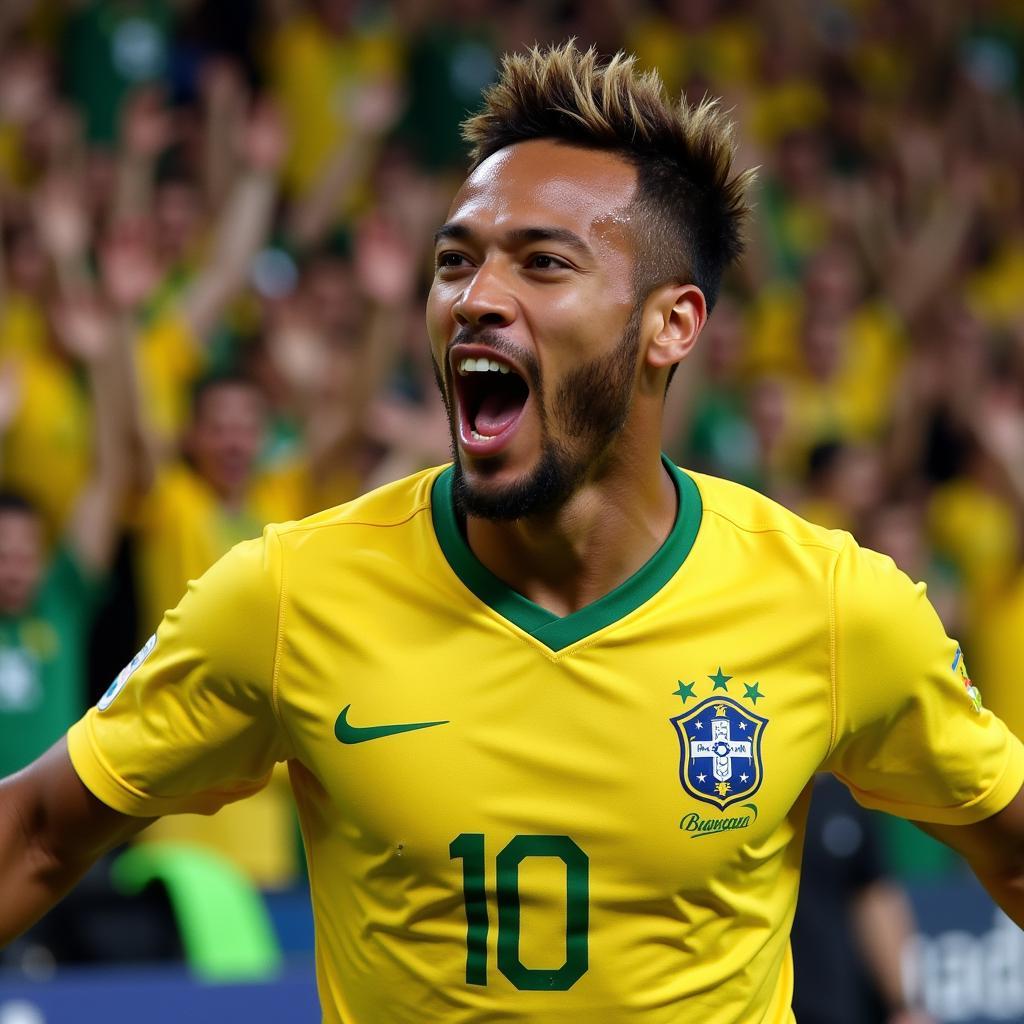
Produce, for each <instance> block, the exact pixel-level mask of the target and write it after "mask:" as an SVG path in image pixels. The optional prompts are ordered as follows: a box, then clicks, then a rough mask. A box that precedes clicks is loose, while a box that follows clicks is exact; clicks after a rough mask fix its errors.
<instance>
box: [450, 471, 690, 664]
mask: <svg viewBox="0 0 1024 1024" xmlns="http://www.w3.org/2000/svg"><path fill="white" fill-rule="evenodd" d="M662 462H663V464H664V465H665V468H666V469H667V470H668V473H669V476H670V477H671V478H672V482H673V484H675V488H676V495H677V497H678V499H679V505H678V512H677V514H676V521H675V525H674V526H673V527H672V531H671V532H670V533H669V535H668V537H666V538H665V542H664V543H663V544H662V545H661V547H660V548H658V550H657V551H656V552H655V553H654V554H653V555H652V556H651V557H650V559H648V561H647V562H646V563H645V564H644V565H642V566H641V567H640V568H639V569H638V570H637V571H636V572H635V573H634V574H633V575H632V576H630V577H629V579H628V580H626V581H625V582H624V583H621V584H620V585H619V586H617V587H616V588H615V589H614V590H613V591H611V592H610V593H608V594H605V596H604V597H602V598H600V599H598V600H597V601H594V602H593V604H589V605H587V606H586V607H585V608H581V609H580V610H579V611H577V612H573V613H572V614H571V615H566V616H565V617H560V616H558V615H555V614H554V613H553V612H549V611H548V610H547V609H546V608H541V607H540V605H537V604H534V603H533V601H530V600H529V599H528V598H525V597H523V595H522V594H519V593H517V592H516V591H515V590H513V589H512V588H511V587H509V586H508V585H507V584H506V583H503V582H502V581H501V580H500V579H499V578H498V577H497V576H495V575H494V573H492V572H491V571H490V569H488V568H487V567H486V566H485V565H484V564H483V563H482V562H480V560H479V559H478V558H477V557H476V555H474V554H473V552H472V551H471V550H470V547H469V544H468V543H467V542H466V539H465V537H463V535H462V530H461V529H460V526H459V522H458V517H457V516H456V513H455V504H454V501H453V500H452V478H453V476H454V472H453V470H452V467H450V466H449V467H448V468H447V469H446V470H445V471H444V472H443V473H441V474H440V475H439V476H438V477H437V479H436V480H435V481H434V486H433V491H432V494H431V516H432V518H433V523H434V533H435V534H436V535H437V541H438V544H439V545H440V547H441V551H442V552H443V553H444V557H445V559H446V560H447V562H448V564H449V565H450V566H451V568H452V570H453V571H454V573H455V574H456V576H458V577H459V579H460V580H461V581H462V582H463V584H465V586H466V588H467V589H468V590H469V591H471V592H472V593H473V594H474V595H476V597H478V598H479V599H480V600H481V601H483V603H484V604H486V605H487V606H488V607H489V608H491V609H492V610H493V611H495V612H497V613H498V614H499V615H500V616H501V617H502V618H504V619H507V620H508V621H509V622H511V623H513V624H514V625H516V626H518V627H519V628H520V629H522V630H523V631H524V632H526V633H529V634H530V636H532V637H534V638H535V639H536V640H539V641H540V642H541V643H542V644H544V646H545V647H548V648H549V649H550V650H552V651H561V650H563V649H564V648H566V647H569V646H570V645H572V644H574V643H577V642H578V641H580V640H583V639H584V638H586V637H588V636H590V635H592V634H593V633H596V632H598V631H599V630H601V629H604V628H605V627H606V626H610V625H611V624H612V623H613V622H618V621H619V619H622V618H625V616H627V615H629V614H630V613H631V612H633V611H635V610H636V609H637V608H639V607H640V606H641V605H642V604H644V603H646V602H647V601H649V600H650V599H651V598H652V597H654V595H655V594H657V593H658V591H659V590H661V588H662V587H664V586H665V584H666V583H668V581H669V580H670V579H671V578H672V577H673V576H674V575H675V574H676V572H677V571H678V570H679V568H680V566H681V565H682V564H683V562H684V561H686V556H687V555H688V554H689V553H690V549H691V548H692V547H693V544H694V541H695V540H696V539H697V532H698V530H699V529H700V522H701V516H702V514H703V505H702V502H701V498H700V491H699V490H698V489H697V485H696V484H695V483H694V482H693V480H692V479H691V478H690V477H689V476H688V475H687V474H686V473H684V472H683V471H682V470H681V469H679V468H678V467H677V466H675V465H674V464H673V463H672V462H671V461H670V460H669V459H668V458H666V457H665V456H664V455H663V456H662Z"/></svg>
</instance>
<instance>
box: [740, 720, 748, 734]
mask: <svg viewBox="0 0 1024 1024" xmlns="http://www.w3.org/2000/svg"><path fill="white" fill-rule="evenodd" d="M740 729H741V730H742V731H743V732H746V731H747V723H746V722H740Z"/></svg>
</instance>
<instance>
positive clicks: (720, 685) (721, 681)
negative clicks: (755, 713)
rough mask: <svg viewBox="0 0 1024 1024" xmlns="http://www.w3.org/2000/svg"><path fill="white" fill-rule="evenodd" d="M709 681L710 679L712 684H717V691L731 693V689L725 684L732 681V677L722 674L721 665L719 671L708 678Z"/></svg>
mask: <svg viewBox="0 0 1024 1024" xmlns="http://www.w3.org/2000/svg"><path fill="white" fill-rule="evenodd" d="M708 679H710V680H711V682H713V683H714V684H715V687H714V688H715V690H725V692H726V693H728V692H729V687H728V686H726V685H725V684H726V683H727V682H728V681H729V680H730V679H732V676H727V675H724V674H723V673H722V666H721V665H719V666H718V671H717V672H716V673H715V674H714V675H713V676H708Z"/></svg>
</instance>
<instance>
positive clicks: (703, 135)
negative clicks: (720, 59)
mask: <svg viewBox="0 0 1024 1024" xmlns="http://www.w3.org/2000/svg"><path fill="white" fill-rule="evenodd" d="M732 132H733V126H732V124H731V123H730V122H729V120H728V119H727V118H726V116H725V115H724V114H723V113H722V111H721V110H720V109H719V105H718V101H717V100H712V99H707V98H705V99H704V100H702V101H701V102H700V103H699V104H697V105H696V106H692V105H691V104H689V103H688V102H687V101H686V99H685V97H680V99H679V101H678V103H676V102H673V101H672V100H671V99H669V97H668V96H667V94H666V92H665V87H664V85H663V84H662V82H661V79H660V78H659V77H658V75H657V73H656V72H653V71H649V72H641V71H639V70H638V69H637V67H636V58H635V57H631V56H627V55H626V54H624V53H621V52H620V53H617V54H616V55H615V56H614V57H613V58H612V59H611V60H610V61H608V62H607V63H604V64H602V63H600V62H599V61H598V57H597V52H596V50H594V49H593V47H592V48H591V49H589V50H587V51H586V52H584V51H582V50H580V49H579V48H578V47H577V46H576V43H575V41H574V40H570V41H569V42H567V43H565V44H564V45H562V46H552V47H549V48H548V49H545V50H541V49H540V48H539V47H534V48H533V49H532V50H530V51H528V52H526V53H517V54H508V55H506V56H505V58H504V59H503V61H502V69H501V76H500V78H499V80H498V82H497V83H496V84H495V85H493V86H491V87H490V88H489V89H488V90H487V91H486V92H485V93H484V107H483V109H482V110H481V111H480V112H479V113H477V114H475V115H474V116H472V117H470V118H468V119H467V120H466V121H465V122H464V123H463V125H462V134H463V138H464V139H465V140H466V141H467V142H468V143H470V145H471V146H472V149H471V152H470V159H471V169H472V170H475V169H476V168H477V167H478V166H479V165H480V164H481V163H482V162H483V161H484V160H486V159H487V158H488V157H489V156H491V155H492V154H494V153H496V152H498V150H500V149H504V148H505V147H506V146H511V145H513V144H514V143H517V142H526V141H528V140H530V139H552V140H555V141H560V142H564V143H567V144H568V145H571V146H581V147H584V148H588V149H602V150H610V151H613V152H615V153H618V154H620V155H621V156H622V157H623V158H624V159H625V160H627V161H629V162H630V163H631V164H633V166H634V167H636V170H637V189H636V195H635V197H634V199H633V203H632V208H633V212H634V213H635V214H636V215H637V216H636V228H637V242H638V258H637V275H636V281H635V286H636V289H637V291H638V293H639V294H640V295H643V296H646V295H647V294H648V293H649V292H650V291H651V290H652V289H653V288H655V287H657V286H659V285H661V284H665V283H668V282H680V283H691V282H692V283H693V284H696V285H697V287H698V288H700V290H701V291H702V292H703V293H704V297H705V300H706V301H707V304H708V309H709V310H710V309H711V307H712V306H713V305H714V303H715V299H716V298H717V296H718V288H719V285H720V283H721V280H722V273H723V272H724V270H725V269H726V267H728V266H729V264H730V263H732V262H733V261H734V260H735V259H736V258H737V257H738V256H739V254H740V253H741V252H742V250H743V241H742V238H741V229H742V227H743V222H744V220H745V219H746V217H747V215H748V213H749V206H748V204H747V199H746V193H747V191H748V189H749V187H750V185H751V183H752V181H753V178H754V172H753V171H744V172H743V173H740V174H733V173H732V161H733V157H734V155H735V145H734V142H733V137H732Z"/></svg>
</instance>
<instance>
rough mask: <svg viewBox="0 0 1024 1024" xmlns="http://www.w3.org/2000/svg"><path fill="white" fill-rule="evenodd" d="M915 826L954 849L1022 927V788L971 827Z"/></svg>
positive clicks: (1023, 849) (1023, 833)
mask: <svg viewBox="0 0 1024 1024" xmlns="http://www.w3.org/2000/svg"><path fill="white" fill-rule="evenodd" d="M916 824H917V826H918V828H920V829H922V830H923V831H925V832H927V833H928V834H929V835H930V836H934V837H935V838H936V839H938V840H939V841H940V842H943V843H945V844H946V845H947V846H950V847H952V848H953V849H954V850H956V851H957V853H959V854H960V855H961V856H962V857H963V858H964V859H965V860H966V861H967V863H968V864H970V866H971V869H972V870H973V871H974V873H975V874H976V875H977V876H978V880H979V881H980V882H981V884H982V885H983V886H985V888H986V889H987V890H988V893H989V895H990V896H991V897H992V899H994V900H995V901H996V903H998V904H999V906H1000V907H1002V908H1003V910H1005V911H1006V913H1007V914H1008V915H1009V916H1010V917H1011V918H1013V920H1014V921H1015V922H1016V923H1017V924H1018V925H1019V926H1020V927H1021V928H1024V789H1022V790H1021V791H1020V792H1019V793H1018V794H1017V795H1016V796H1015V797H1014V798H1013V800H1011V801H1010V804H1009V806H1007V807H1005V808H1003V810H1001V811H1000V812H999V813H998V814H993V815H992V816H991V817H990V818H986V819H985V820H984V821H979V822H978V823H977V824H975V825H933V824H926V823H924V822H916Z"/></svg>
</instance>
